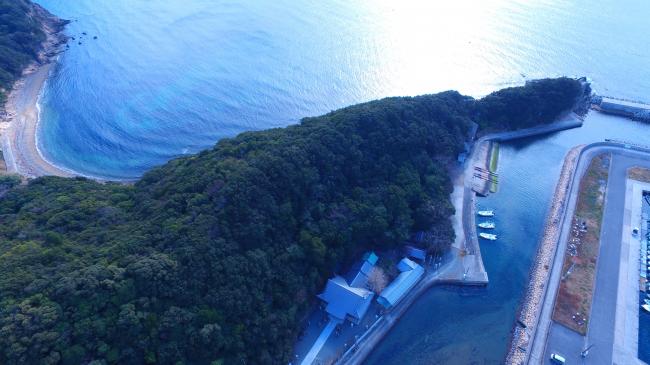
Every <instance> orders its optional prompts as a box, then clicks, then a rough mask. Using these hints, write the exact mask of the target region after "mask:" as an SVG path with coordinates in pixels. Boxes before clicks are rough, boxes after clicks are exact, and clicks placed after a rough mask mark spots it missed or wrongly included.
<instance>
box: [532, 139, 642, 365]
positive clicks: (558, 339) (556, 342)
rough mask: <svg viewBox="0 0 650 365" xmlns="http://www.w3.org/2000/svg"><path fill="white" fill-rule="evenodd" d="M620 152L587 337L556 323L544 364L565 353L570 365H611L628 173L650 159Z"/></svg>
mask: <svg viewBox="0 0 650 365" xmlns="http://www.w3.org/2000/svg"><path fill="white" fill-rule="evenodd" d="M618 151H619V150H615V152H614V154H613V156H612V165H611V168H610V175H609V182H608V188H607V194H606V202H605V211H604V214H603V224H602V230H601V242H600V253H599V258H598V263H597V265H598V267H597V272H596V288H595V292H594V299H593V304H592V309H591V318H590V322H589V328H588V336H587V338H585V337H583V336H581V335H579V334H578V333H576V332H573V331H571V330H569V329H567V328H565V327H564V326H561V325H559V324H557V323H554V322H553V323H552V324H551V328H550V331H549V335H548V339H547V343H546V349H545V352H544V360H543V363H549V364H550V363H551V362H550V360H549V357H550V354H551V353H552V352H558V353H560V354H562V355H563V356H564V357H566V358H567V362H568V363H578V364H581V363H584V364H611V363H612V351H613V345H614V329H615V318H616V305H617V291H618V275H619V264H620V262H621V246H620V243H621V237H622V235H623V212H624V208H625V189H626V185H625V181H626V172H627V169H628V168H630V167H632V166H646V167H650V159H649V158H648V157H647V155H646V156H645V157H644V156H643V155H641V154H638V153H635V152H629V151H625V152H618ZM583 160H586V162H587V163H585V164H584V165H585V166H581V167H579V170H578V171H579V172H580V174H582V172H584V168H586V165H588V162H589V161H590V160H591V158H588V159H583ZM581 162H582V161H581ZM562 251H564V249H562ZM592 344H593V345H594V346H593V347H592V348H591V350H590V352H589V356H588V358H587V359H584V360H583V359H581V358H580V352H581V351H582V349H584V348H585V346H586V345H592Z"/></svg>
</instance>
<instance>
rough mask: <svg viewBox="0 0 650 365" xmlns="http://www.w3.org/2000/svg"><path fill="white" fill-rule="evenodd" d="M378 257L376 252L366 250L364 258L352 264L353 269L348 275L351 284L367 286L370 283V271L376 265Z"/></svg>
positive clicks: (359, 286)
mask: <svg viewBox="0 0 650 365" xmlns="http://www.w3.org/2000/svg"><path fill="white" fill-rule="evenodd" d="M378 259H379V257H377V255H375V253H374V252H372V251H370V252H366V253H365V254H364V255H363V258H362V260H361V261H359V262H357V263H356V264H355V265H354V266H352V269H350V272H349V273H348V275H347V279H348V283H350V286H353V287H357V288H365V287H366V284H367V283H368V276H370V273H371V272H372V269H373V268H374V267H375V264H376V263H377V260H378Z"/></svg>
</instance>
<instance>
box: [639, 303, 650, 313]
mask: <svg viewBox="0 0 650 365" xmlns="http://www.w3.org/2000/svg"><path fill="white" fill-rule="evenodd" d="M641 308H643V309H644V310H645V311H646V312H650V305H647V304H643V305H641Z"/></svg>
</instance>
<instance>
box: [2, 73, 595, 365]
mask: <svg viewBox="0 0 650 365" xmlns="http://www.w3.org/2000/svg"><path fill="white" fill-rule="evenodd" d="M583 91H584V90H583V87H582V85H581V83H580V82H579V81H577V80H574V79H569V78H559V79H546V80H539V81H536V82H529V83H527V84H526V86H523V87H515V88H509V89H505V90H501V91H498V92H495V93H493V94H490V95H488V96H486V97H485V98H482V99H480V100H475V99H473V98H471V97H467V96H463V95H461V94H459V93H458V92H455V91H448V92H443V93H439V94H435V95H423V96H417V97H393V98H386V99H382V100H378V101H372V102H368V103H363V104H359V105H354V106H350V107H347V108H343V109H340V110H337V111H333V112H331V113H328V114H326V115H323V116H320V117H315V118H305V119H303V120H302V121H301V122H300V123H299V124H297V125H293V126H289V127H286V128H278V129H271V130H266V131H258V132H247V133H242V134H240V135H238V136H236V137H234V138H229V139H223V140H221V141H219V142H218V143H217V144H216V146H215V147H214V148H212V149H210V150H206V151H203V152H201V153H199V154H197V155H194V156H190V157H184V158H180V159H176V160H173V161H170V162H169V163H167V164H165V165H163V166H161V167H158V168H155V169H153V170H151V171H150V172H148V173H147V174H145V175H144V176H143V177H142V179H141V180H140V181H138V182H137V183H135V184H134V185H122V184H116V183H98V182H95V181H92V180H88V179H84V178H67V179H66V178H58V177H43V178H38V179H34V180H31V181H29V182H28V183H27V184H18V183H17V182H18V180H16V179H6V178H5V179H4V180H3V181H4V183H3V184H2V185H3V186H2V187H0V196H1V197H0V363H2V364H87V363H92V364H142V363H151V364H152V363H158V364H242V363H246V364H286V363H287V362H288V360H289V359H290V356H291V348H292V345H293V343H294V341H295V339H296V337H297V335H298V332H299V328H300V321H301V318H302V317H303V315H304V313H306V311H307V309H308V308H309V306H310V305H313V303H314V294H315V293H316V292H317V291H319V290H320V289H321V288H322V286H323V284H324V282H325V280H326V278H327V277H328V276H329V275H331V273H332V272H333V271H334V270H336V269H337V268H341V265H345V263H346V262H349V260H350V259H351V258H353V257H354V255H356V254H358V253H359V252H362V251H363V250H365V249H378V248H391V247H398V246H399V245H401V244H402V243H403V241H404V240H405V239H406V238H407V237H408V236H409V235H410V234H411V233H412V232H414V231H419V230H430V231H435V232H436V235H437V237H438V240H437V241H436V242H432V243H430V245H429V247H427V248H428V249H430V250H436V249H442V248H444V247H441V242H442V246H445V245H448V244H450V243H451V242H452V240H453V235H454V233H453V229H452V227H451V222H450V219H449V217H450V216H451V215H452V214H453V207H452V205H451V203H450V199H449V194H450V192H451V190H452V186H451V182H450V179H449V177H448V167H449V166H451V164H454V163H456V162H455V160H456V157H457V154H458V153H459V152H461V151H462V150H463V145H464V142H465V141H466V140H467V136H468V132H469V130H470V128H471V126H472V123H473V122H476V123H478V124H479V126H480V130H505V129H517V128H523V127H528V126H532V125H535V124H539V123H548V122H551V121H553V120H554V119H555V118H556V117H557V116H558V115H560V114H561V113H563V112H565V111H567V110H570V109H572V108H573V106H574V104H575V102H576V100H577V99H579V97H580V96H581V94H582V93H583Z"/></svg>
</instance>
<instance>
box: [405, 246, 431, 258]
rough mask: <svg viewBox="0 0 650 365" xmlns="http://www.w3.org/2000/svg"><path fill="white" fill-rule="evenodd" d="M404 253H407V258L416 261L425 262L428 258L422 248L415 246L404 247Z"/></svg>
mask: <svg viewBox="0 0 650 365" xmlns="http://www.w3.org/2000/svg"><path fill="white" fill-rule="evenodd" d="M404 251H405V253H406V256H408V257H410V258H413V259H416V260H421V261H424V260H425V259H426V258H427V252H426V251H424V250H423V249H420V248H416V247H413V246H404Z"/></svg>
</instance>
